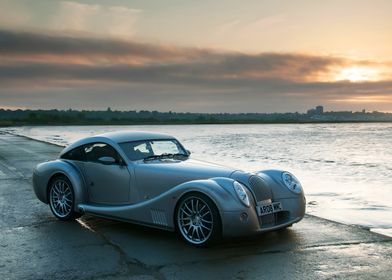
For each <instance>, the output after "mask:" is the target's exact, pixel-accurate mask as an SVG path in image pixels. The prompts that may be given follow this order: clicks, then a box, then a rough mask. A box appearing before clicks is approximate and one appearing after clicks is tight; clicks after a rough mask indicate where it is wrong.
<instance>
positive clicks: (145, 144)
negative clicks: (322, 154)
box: [33, 132, 305, 246]
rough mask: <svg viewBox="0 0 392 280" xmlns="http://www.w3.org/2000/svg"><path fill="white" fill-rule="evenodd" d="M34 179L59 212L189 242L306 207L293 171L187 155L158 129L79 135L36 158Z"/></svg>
mask: <svg viewBox="0 0 392 280" xmlns="http://www.w3.org/2000/svg"><path fill="white" fill-rule="evenodd" d="M33 186H34V191H35V194H36V195H37V197H38V199H40V200H41V201H42V202H44V203H47V204H49V206H50V209H51V210H52V212H53V214H54V216H56V217H57V218H58V219H60V220H64V221H65V220H71V219H76V218H78V217H80V216H81V215H82V214H84V213H88V214H91V215H96V216H102V217H106V218H112V219H116V220H121V221H127V222H132V223H138V224H142V225H147V226H151V227H157V228H161V229H166V230H170V231H177V232H178V233H179V235H180V236H181V237H182V238H183V239H184V240H185V241H186V242H188V243H190V244H192V245H195V246H206V245H209V244H211V243H213V242H214V241H217V240H219V238H220V237H222V236H223V237H234V236H244V235H250V234H255V233H261V232H265V231H270V230H276V229H281V228H285V227H288V226H291V225H292V224H293V223H296V222H298V221H300V220H301V219H302V218H303V216H304V214H305V196H304V192H303V190H302V186H301V184H300V182H299V181H298V180H297V179H296V178H295V177H294V175H292V174H291V173H289V172H285V171H280V170H262V171H257V172H254V173H248V172H244V171H240V170H237V169H233V168H228V167H224V166H220V165H216V164H211V163H208V162H203V161H198V160H194V159H190V152H189V151H188V150H186V149H185V148H184V146H183V145H182V144H181V143H180V142H179V141H178V140H177V139H176V138H174V137H173V136H170V135H167V134H161V133H151V132H114V133H106V134H102V135H98V136H94V137H87V138H83V139H81V140H78V141H76V142H75V143H73V144H71V145H69V146H68V147H66V148H65V149H64V150H63V151H62V152H61V153H60V156H59V159H57V160H54V161H48V162H44V163H41V164H38V165H37V167H36V168H35V169H34V174H33Z"/></svg>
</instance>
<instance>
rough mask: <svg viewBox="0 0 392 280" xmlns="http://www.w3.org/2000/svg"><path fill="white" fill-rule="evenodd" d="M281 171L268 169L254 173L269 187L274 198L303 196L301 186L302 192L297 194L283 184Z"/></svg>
mask: <svg viewBox="0 0 392 280" xmlns="http://www.w3.org/2000/svg"><path fill="white" fill-rule="evenodd" d="M283 172H284V171H283V170H277V169H268V170H260V171H257V172H256V174H257V175H258V176H260V177H261V178H262V179H263V180H264V181H265V182H266V183H267V184H268V185H269V186H270V187H271V190H272V192H273V195H274V198H275V199H285V198H296V197H298V196H302V197H304V196H305V194H304V190H303V186H302V192H301V193H299V194H295V193H293V192H291V191H290V190H289V189H288V188H287V187H286V186H285V185H284V183H283V180H282V173H283Z"/></svg>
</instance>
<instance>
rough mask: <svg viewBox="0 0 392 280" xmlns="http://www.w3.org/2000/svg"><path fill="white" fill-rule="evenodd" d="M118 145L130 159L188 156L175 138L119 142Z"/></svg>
mask: <svg viewBox="0 0 392 280" xmlns="http://www.w3.org/2000/svg"><path fill="white" fill-rule="evenodd" d="M120 147H121V148H122V149H123V151H124V152H125V154H126V155H127V157H128V158H129V159H130V160H142V159H143V160H149V159H151V160H152V159H161V158H176V159H177V158H181V157H188V154H187V152H186V150H185V149H184V148H183V147H182V146H181V144H180V143H179V142H178V141H177V140H175V139H168V140H143V141H134V142H126V143H121V144H120Z"/></svg>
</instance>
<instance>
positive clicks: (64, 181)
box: [48, 175, 81, 221]
mask: <svg viewBox="0 0 392 280" xmlns="http://www.w3.org/2000/svg"><path fill="white" fill-rule="evenodd" d="M48 195H49V206H50V210H52V213H53V215H54V216H55V217H56V218H58V219H59V220H62V221H69V220H74V219H77V218H79V217H80V216H81V214H80V213H77V212H75V211H74V204H75V195H74V191H73V187H72V184H71V182H70V181H69V180H68V178H67V177H65V176H63V175H61V176H57V177H55V178H54V179H53V180H52V181H51V182H50V184H49V190H48Z"/></svg>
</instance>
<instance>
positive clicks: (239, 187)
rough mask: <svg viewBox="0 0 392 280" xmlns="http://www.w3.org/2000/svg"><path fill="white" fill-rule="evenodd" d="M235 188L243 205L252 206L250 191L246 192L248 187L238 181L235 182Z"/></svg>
mask: <svg viewBox="0 0 392 280" xmlns="http://www.w3.org/2000/svg"><path fill="white" fill-rule="evenodd" d="M233 189H234V192H235V193H236V195H237V198H238V199H239V201H241V203H242V204H243V205H245V206H246V207H250V198H249V195H248V193H247V192H246V187H245V186H244V185H243V184H241V183H240V182H238V181H234V182H233Z"/></svg>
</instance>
